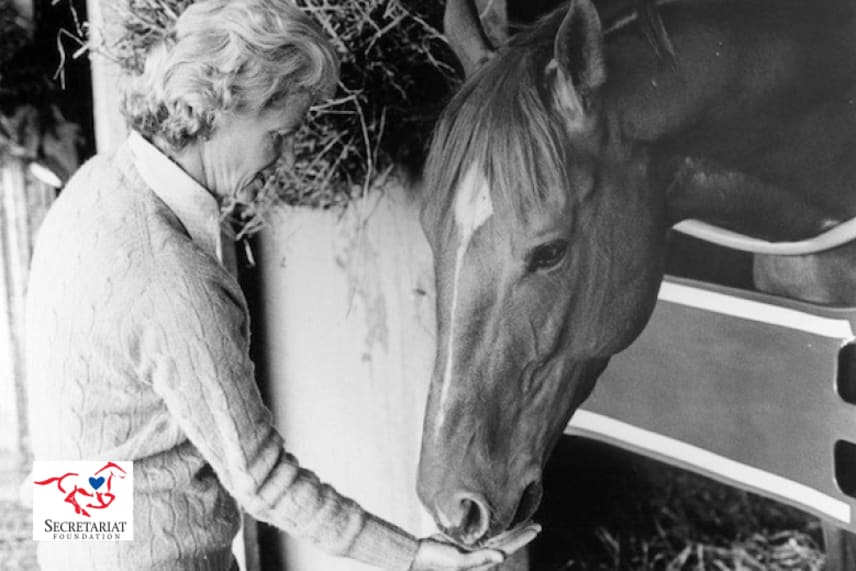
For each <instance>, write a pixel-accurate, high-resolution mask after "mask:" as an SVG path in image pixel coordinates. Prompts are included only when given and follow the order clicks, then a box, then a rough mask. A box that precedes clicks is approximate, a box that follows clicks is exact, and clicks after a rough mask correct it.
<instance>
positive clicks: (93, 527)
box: [32, 460, 134, 541]
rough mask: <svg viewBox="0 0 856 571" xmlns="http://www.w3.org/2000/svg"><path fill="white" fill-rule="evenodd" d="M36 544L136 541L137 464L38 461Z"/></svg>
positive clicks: (34, 480)
mask: <svg viewBox="0 0 856 571" xmlns="http://www.w3.org/2000/svg"><path fill="white" fill-rule="evenodd" d="M32 490H33V539H34V540H36V541H130V540H133V539H134V465H133V462H125V461H115V460H113V461H111V460H93V461H88V460H87V461H49V462H43V461H36V462H34V463H33V472H32Z"/></svg>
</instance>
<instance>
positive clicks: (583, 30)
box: [545, 0, 606, 124]
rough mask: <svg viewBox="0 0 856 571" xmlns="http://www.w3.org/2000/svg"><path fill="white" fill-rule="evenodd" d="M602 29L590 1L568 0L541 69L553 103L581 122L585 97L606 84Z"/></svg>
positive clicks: (586, 111) (585, 113)
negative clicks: (551, 56)
mask: <svg viewBox="0 0 856 571" xmlns="http://www.w3.org/2000/svg"><path fill="white" fill-rule="evenodd" d="M604 60H605V58H604V47H603V30H602V27H601V24H600V17H599V16H598V14H597V10H596V9H595V7H594V5H593V4H592V3H591V0H571V2H570V4H569V5H568V11H567V13H566V14H565V18H564V20H562V24H561V26H559V31H558V33H557V34H556V38H555V40H554V43H553V59H552V60H550V63H548V64H547V69H546V70H545V72H546V76H547V78H548V81H549V82H551V88H552V91H553V94H554V98H555V101H556V103H557V104H558V105H559V106H560V107H561V108H563V109H564V110H565V111H566V112H567V113H569V115H570V118H571V120H572V121H573V122H575V123H576V122H580V123H581V124H582V123H584V119H585V118H586V115H587V113H588V111H589V107H588V103H587V100H588V97H589V96H590V95H591V93H592V92H593V91H595V90H596V89H597V88H598V87H600V86H601V85H603V83H604V82H605V81H606V63H605V61H604Z"/></svg>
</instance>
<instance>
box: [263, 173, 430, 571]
mask: <svg viewBox="0 0 856 571" xmlns="http://www.w3.org/2000/svg"><path fill="white" fill-rule="evenodd" d="M261 243H262V247H261V251H260V252H258V253H257V254H258V258H259V264H260V272H261V274H262V282H263V285H262V288H261V289H262V293H261V296H260V297H261V299H260V300H259V301H260V307H261V308H262V309H263V312H264V314H263V316H262V321H264V324H263V325H262V327H263V332H262V336H263V338H264V343H263V345H264V349H263V354H264V357H263V359H262V360H263V361H264V369H265V370H266V373H265V374H264V375H263V376H264V377H265V380H266V386H265V389H266V393H267V394H268V395H269V401H270V405H271V406H272V408H273V410H274V414H275V418H276V422H277V426H278V427H279V428H280V429H281V430H282V432H283V434H284V435H285V438H286V445H287V448H288V449H289V450H290V451H291V452H293V453H294V454H296V456H297V457H298V459H299V460H300V461H301V463H302V464H303V465H304V466H306V467H309V468H311V469H312V470H314V471H316V473H318V475H319V476H320V477H321V478H322V480H325V481H327V482H329V483H331V484H333V485H334V486H335V487H336V488H338V489H339V490H340V491H341V492H343V493H345V494H346V495H349V496H351V497H353V498H354V499H356V500H357V501H359V502H360V503H361V504H362V505H363V506H364V507H366V508H367V509H369V510H371V511H373V512H375V513H377V514H379V515H380V516H383V517H385V518H387V519H389V520H391V521H393V522H394V523H396V524H398V525H400V526H402V527H404V528H406V529H407V530H409V531H411V532H412V533H417V534H421V533H427V532H429V531H430V529H429V526H428V525H427V518H426V517H425V516H424V512H423V511H422V509H421V508H420V505H419V503H418V500H417V498H416V492H415V486H416V466H417V460H418V453H419V439H420V435H421V429H422V415H423V411H424V406H425V400H426V395H427V388H428V381H429V378H430V373H431V367H432V362H433V351H434V295H433V290H434V285H433V273H432V272H433V269H432V265H431V253H430V250H429V248H428V245H427V242H426V241H425V239H424V237H423V235H422V231H421V229H420V227H419V224H418V218H417V208H416V206H415V204H414V203H413V201H412V200H411V198H410V197H409V195H408V190H406V189H405V188H404V187H403V186H402V185H400V184H396V183H393V184H390V185H387V187H386V188H385V189H384V191H383V192H382V193H378V192H375V193H372V194H371V195H370V196H369V197H367V198H365V199H363V200H360V201H358V202H357V203H355V204H353V205H351V206H350V207H349V208H348V210H347V211H346V212H345V213H344V214H342V213H336V212H319V211H312V210H305V209H295V210H291V211H289V212H287V213H284V214H283V215H282V216H280V217H278V218H276V219H275V220H274V222H273V224H272V226H271V228H269V229H267V230H265V231H264V233H263V235H262V241H261ZM278 543H279V546H278V547H279V548H280V549H282V550H283V551H284V553H283V554H282V555H283V556H284V559H285V561H286V563H287V568H288V569H289V570H293V571H308V570H316V569H324V570H325V571H337V570H357V569H366V567H365V566H362V565H359V564H356V563H353V562H348V561H344V560H340V559H334V558H331V557H328V556H326V555H324V554H321V553H320V552H318V551H317V550H316V549H315V548H314V547H311V546H308V545H305V544H302V543H300V542H297V541H293V540H290V539H287V538H285V536H281V537H280V541H279V542H278ZM270 548H271V547H270V546H269V545H263V549H270ZM267 555H268V556H269V555H270V554H267ZM267 558H268V557H267V556H266V554H264V553H263V554H262V559H263V560H265V559H267Z"/></svg>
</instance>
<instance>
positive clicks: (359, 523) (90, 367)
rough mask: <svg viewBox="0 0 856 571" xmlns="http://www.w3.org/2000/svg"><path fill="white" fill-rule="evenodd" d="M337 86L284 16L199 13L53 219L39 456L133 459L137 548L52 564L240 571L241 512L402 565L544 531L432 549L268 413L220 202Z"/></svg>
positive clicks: (48, 240)
mask: <svg viewBox="0 0 856 571" xmlns="http://www.w3.org/2000/svg"><path fill="white" fill-rule="evenodd" d="M336 77H337V62H336V57H335V55H334V52H333V50H332V49H331V47H330V45H329V44H328V42H327V40H326V39H325V38H324V37H323V35H322V34H321V33H320V32H319V30H318V28H317V27H316V26H315V25H314V24H313V23H312V22H311V20H309V19H308V18H307V17H306V16H305V15H304V14H302V13H301V12H300V11H299V10H298V9H296V8H294V7H293V6H291V5H290V4H289V3H287V2H285V1H283V0H204V1H200V2H198V3H196V4H193V5H192V6H190V7H189V8H188V9H187V10H186V11H185V12H184V13H183V14H182V15H181V17H180V18H179V19H178V21H177V24H176V26H175V30H174V32H173V33H172V34H170V35H169V37H166V38H165V39H164V40H163V41H162V42H161V44H160V45H158V46H157V47H156V48H155V49H154V50H153V51H152V52H151V54H150V56H149V58H148V61H147V63H146V67H145V72H144V73H143V74H142V76H141V77H140V78H139V80H138V81H136V82H135V83H134V84H133V85H132V86H131V88H130V90H129V93H128V94H127V97H126V105H125V115H126V117H127V119H128V122H129V124H130V126H131V128H132V129H133V131H132V133H131V135H130V137H129V138H128V140H127V142H126V143H125V144H124V145H123V146H121V148H120V149H118V151H117V152H115V153H113V154H110V155H105V156H97V157H95V158H94V159H92V160H90V161H89V162H88V163H87V164H86V165H84V166H83V167H82V168H81V169H80V170H79V171H78V173H77V174H76V175H75V176H74V177H73V179H72V180H71V181H70V182H69V184H68V186H67V187H66V189H65V190H64V191H63V193H62V195H61V196H60V198H59V199H58V201H57V202H56V204H55V206H54V207H53V209H52V211H51V212H50V214H49V216H48V217H47V219H46V220H45V222H44V225H43V226H42V229H41V234H40V237H39V241H38V244H37V246H36V251H35V255H34V259H33V264H32V273H31V281H30V290H29V301H28V316H27V317H28V343H27V350H28V368H29V377H30V379H31V395H32V398H31V399H30V402H31V410H30V418H31V425H32V435H33V449H34V453H35V458H36V459H37V460H39V459H43V460H132V461H133V462H134V486H135V489H134V509H135V514H134V527H135V537H134V540H133V541H113V542H107V541H105V542H52V543H45V542H43V543H41V544H40V545H39V562H40V564H41V565H42V568H43V569H110V570H119V569H121V570H130V569H200V570H201V569H218V570H221V569H222V570H225V569H230V568H235V563H234V560H233V558H232V555H231V551H230V546H231V543H232V540H233V538H234V537H235V534H236V532H237V530H238V525H239V511H238V505H239V504H240V505H241V506H242V507H243V508H244V509H246V510H247V511H248V512H249V513H250V514H252V515H253V516H254V517H256V518H257V519H259V520H262V521H265V522H269V523H271V524H273V525H276V526H277V527H279V528H281V529H283V530H285V531H286V532H289V533H292V534H295V535H297V536H300V537H303V538H306V539H307V540H309V541H311V542H313V543H315V544H317V545H318V546H319V547H320V548H322V549H324V550H327V551H329V552H331V553H334V554H339V555H342V556H346V557H350V558H353V559H357V560H359V561H363V562H365V563H369V564H371V565H375V566H378V567H382V568H388V569H402V570H403V569H413V570H423V569H424V570H427V569H439V570H444V569H473V568H478V569H481V568H488V567H490V566H491V565H493V564H496V563H497V562H499V561H501V560H502V559H503V557H504V555H505V554H507V553H508V552H511V551H513V550H515V549H517V548H518V547H520V546H522V545H523V544H525V543H527V542H528V541H529V540H531V539H532V537H534V535H535V534H536V533H537V530H536V529H534V528H530V529H527V530H525V531H524V532H523V533H522V534H519V535H518V536H517V537H516V538H514V539H512V540H510V541H509V542H508V543H507V544H506V545H502V546H500V547H501V548H502V549H496V548H494V549H481V550H476V551H473V552H466V551H464V550H461V549H459V548H457V547H455V546H452V545H449V544H446V543H443V542H441V541H437V540H433V539H423V540H421V541H420V540H417V539H415V538H414V537H412V536H411V535H409V534H408V533H406V532H404V531H403V530H401V529H399V528H397V527H396V526H394V525H392V524H390V523H388V522H385V521H383V520H381V519H380V518H378V517H376V516H374V515H372V514H370V513H367V512H366V511H364V510H363V509H362V508H361V507H360V506H359V505H357V504H356V503H355V502H354V501H352V500H350V499H347V498H345V497H342V496H341V495H339V494H338V493H337V492H336V491H335V490H333V489H332V488H331V487H330V486H327V485H324V484H322V483H321V482H319V480H318V478H317V477H316V476H315V475H314V474H313V473H312V472H309V471H307V470H305V469H303V468H301V467H300V466H299V465H298V463H297V460H296V459H295V458H294V457H293V456H291V455H290V454H288V452H286V451H285V450H284V448H283V440H282V438H281V437H280V435H279V434H278V433H277V431H276V429H275V428H274V426H273V424H272V421H271V415H270V413H269V411H268V410H267V409H266V408H265V407H264V405H263V404H262V401H261V399H260V397H259V393H258V390H257V388H256V384H255V381H254V372H253V363H252V362H251V361H250V358H249V356H248V345H249V331H248V327H249V323H248V315H247V308H246V304H245V301H244V297H243V295H242V293H241V291H240V289H239V287H238V284H237V283H236V282H235V280H234V279H233V278H232V276H231V275H230V274H229V273H228V272H227V271H226V270H225V269H224V268H223V266H222V265H221V263H220V262H219V260H220V256H221V242H220V231H219V223H218V221H219V214H220V208H219V206H220V204H221V203H224V201H227V200H228V197H230V196H232V195H234V194H235V193H236V192H239V191H241V189H242V188H244V187H245V186H246V185H247V184H248V183H250V182H251V181H253V180H254V179H255V178H256V177H257V176H259V174H260V173H261V172H262V171H263V170H265V169H266V168H267V167H269V166H270V165H271V164H272V163H274V162H275V161H276V160H277V159H278V158H279V157H280V156H281V155H282V154H283V153H289V152H290V139H291V135H292V133H294V131H295V130H296V129H297V127H298V126H299V124H300V123H301V121H302V119H303V117H304V115H305V113H306V111H307V109H308V107H309V106H310V105H311V104H312V103H313V102H314V101H315V100H316V99H317V98H318V97H320V96H323V95H324V94H327V93H329V92H330V90H331V89H332V87H333V85H334V84H335V82H336ZM503 550H504V551H505V553H503Z"/></svg>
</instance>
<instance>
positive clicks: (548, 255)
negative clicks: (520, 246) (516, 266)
mask: <svg viewBox="0 0 856 571" xmlns="http://www.w3.org/2000/svg"><path fill="white" fill-rule="evenodd" d="M567 251H568V243H567V242H566V241H565V240H554V241H553V242H548V243H546V244H541V245H540V246H538V247H536V248H535V249H534V250H532V254H530V256H529V266H528V268H527V269H528V270H529V271H530V272H537V271H538V270H547V269H550V268H552V267H554V266H556V265H558V263H559V262H561V261H562V259H563V258H564V257H565V252H567Z"/></svg>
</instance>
